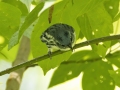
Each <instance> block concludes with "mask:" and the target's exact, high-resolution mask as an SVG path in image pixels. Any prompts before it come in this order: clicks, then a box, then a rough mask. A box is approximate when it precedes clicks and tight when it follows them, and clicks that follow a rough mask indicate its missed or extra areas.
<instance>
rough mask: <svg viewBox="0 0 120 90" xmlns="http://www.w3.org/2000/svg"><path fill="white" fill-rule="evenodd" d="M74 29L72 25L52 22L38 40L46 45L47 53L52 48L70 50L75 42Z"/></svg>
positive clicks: (49, 52)
mask: <svg viewBox="0 0 120 90" xmlns="http://www.w3.org/2000/svg"><path fill="white" fill-rule="evenodd" d="M75 38H76V35H75V30H74V28H73V27H72V26H70V25H68V24H63V23H57V24H53V25H51V26H50V27H48V28H47V29H46V30H45V31H44V32H43V33H42V35H41V36H40V40H41V41H42V42H43V43H45V44H46V45H47V47H48V55H49V56H51V54H52V51H53V50H61V51H66V50H70V49H71V50H72V51H73V46H74V43H75Z"/></svg>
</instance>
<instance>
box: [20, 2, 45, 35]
mask: <svg viewBox="0 0 120 90" xmlns="http://www.w3.org/2000/svg"><path fill="white" fill-rule="evenodd" d="M43 6H44V3H40V4H38V5H37V6H36V7H35V8H34V9H33V10H32V11H31V12H30V13H29V14H28V16H27V17H26V19H25V22H24V23H23V25H22V26H21V28H20V30H19V37H21V36H22V34H23V33H24V31H25V30H26V29H27V28H28V27H29V26H30V25H31V24H32V23H33V22H34V21H35V20H36V19H37V18H38V13H39V12H40V10H41V9H42V8H43Z"/></svg>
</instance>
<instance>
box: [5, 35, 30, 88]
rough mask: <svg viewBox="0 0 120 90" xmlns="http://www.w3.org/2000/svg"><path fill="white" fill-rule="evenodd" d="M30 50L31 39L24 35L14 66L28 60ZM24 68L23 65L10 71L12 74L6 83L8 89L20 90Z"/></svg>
mask: <svg viewBox="0 0 120 90" xmlns="http://www.w3.org/2000/svg"><path fill="white" fill-rule="evenodd" d="M29 52H30V40H29V38H27V37H26V36H23V37H22V40H21V44H20V47H19V50H18V53H17V56H16V59H15V61H14V62H13V63H12V66H13V67H14V66H16V65H18V64H20V63H23V62H26V61H27V59H28V55H29ZM24 70H25V67H22V68H19V69H17V70H15V71H12V72H11V73H10V76H9V78H8V80H7V83H6V84H7V85H6V90H19V87H20V83H21V79H22V75H23V72H24Z"/></svg>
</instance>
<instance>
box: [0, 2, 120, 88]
mask: <svg viewBox="0 0 120 90" xmlns="http://www.w3.org/2000/svg"><path fill="white" fill-rule="evenodd" d="M27 1H28V2H27ZM31 3H32V4H33V3H34V5H35V6H36V7H35V8H34V9H33V10H32V11H31V12H30V6H29V5H30V4H31ZM119 3H120V1H119V0H63V1H59V2H57V3H56V4H54V6H53V12H50V8H47V9H46V10H44V11H43V12H41V10H42V8H43V6H44V2H42V1H41V2H38V1H37V0H2V1H1V2H0V36H2V37H3V38H4V42H3V43H0V50H2V49H3V48H4V47H5V46H6V45H8V49H11V48H12V47H14V46H15V45H16V44H17V43H18V42H19V40H20V37H21V36H22V35H26V36H27V37H29V38H30V39H31V50H32V54H33V57H34V58H36V57H38V56H42V55H44V54H46V53H47V47H46V46H45V44H43V43H42V42H41V41H40V35H41V34H42V32H43V31H45V30H46V28H48V27H49V26H51V25H53V24H55V23H66V24H69V25H71V26H73V28H74V29H75V32H76V41H77V40H84V39H83V38H85V39H87V40H91V39H95V38H99V37H103V36H109V35H110V34H118V33H119V31H117V30H116V29H113V27H114V26H113V23H114V22H115V21H118V20H119V17H120V12H119ZM40 13H41V14H40ZM49 13H52V17H51V23H49V21H48V18H49ZM116 31H117V32H118V33H115V32H116ZM0 40H1V38H0ZM118 42H119V41H117V40H116V41H107V42H103V43H96V44H95V45H91V48H92V50H78V51H77V52H73V53H72V52H71V51H68V52H65V53H63V54H60V55H57V56H55V57H52V60H50V59H47V60H43V61H40V62H38V64H39V65H40V67H41V68H42V69H43V71H44V73H46V72H47V71H48V70H50V69H52V68H55V67H57V66H58V68H57V69H56V71H55V72H54V74H53V77H52V79H51V83H50V85H49V87H52V86H54V85H56V84H59V83H62V82H65V81H67V80H70V79H72V78H75V77H77V76H78V75H79V74H80V73H81V72H83V73H84V74H83V78H82V87H83V90H93V89H95V90H101V89H102V88H103V89H104V90H107V89H109V90H114V88H115V85H118V86H120V82H119V79H118V78H120V75H119V72H120V70H119V69H118V70H117V71H114V69H113V67H112V64H114V65H116V66H117V67H120V65H119V63H120V60H119V58H120V55H119V53H120V52H119V51H118V52H117V53H116V52H113V53H112V54H110V53H111V52H112V50H111V47H112V46H113V45H115V44H117V43H118ZM108 50H110V52H109V53H108ZM1 53H2V52H1ZM2 54H3V53H2ZM3 55H4V54H3ZM66 61H67V62H66ZM116 72H118V73H116Z"/></svg>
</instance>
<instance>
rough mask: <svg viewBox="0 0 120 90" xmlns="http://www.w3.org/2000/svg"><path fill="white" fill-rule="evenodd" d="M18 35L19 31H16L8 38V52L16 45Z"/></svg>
mask: <svg viewBox="0 0 120 90" xmlns="http://www.w3.org/2000/svg"><path fill="white" fill-rule="evenodd" d="M18 35H19V31H16V32H15V33H14V34H13V35H12V37H11V38H10V40H9V43H8V50H10V49H11V48H12V47H13V46H15V45H16V44H17V43H18ZM15 42H16V43H15Z"/></svg>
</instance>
